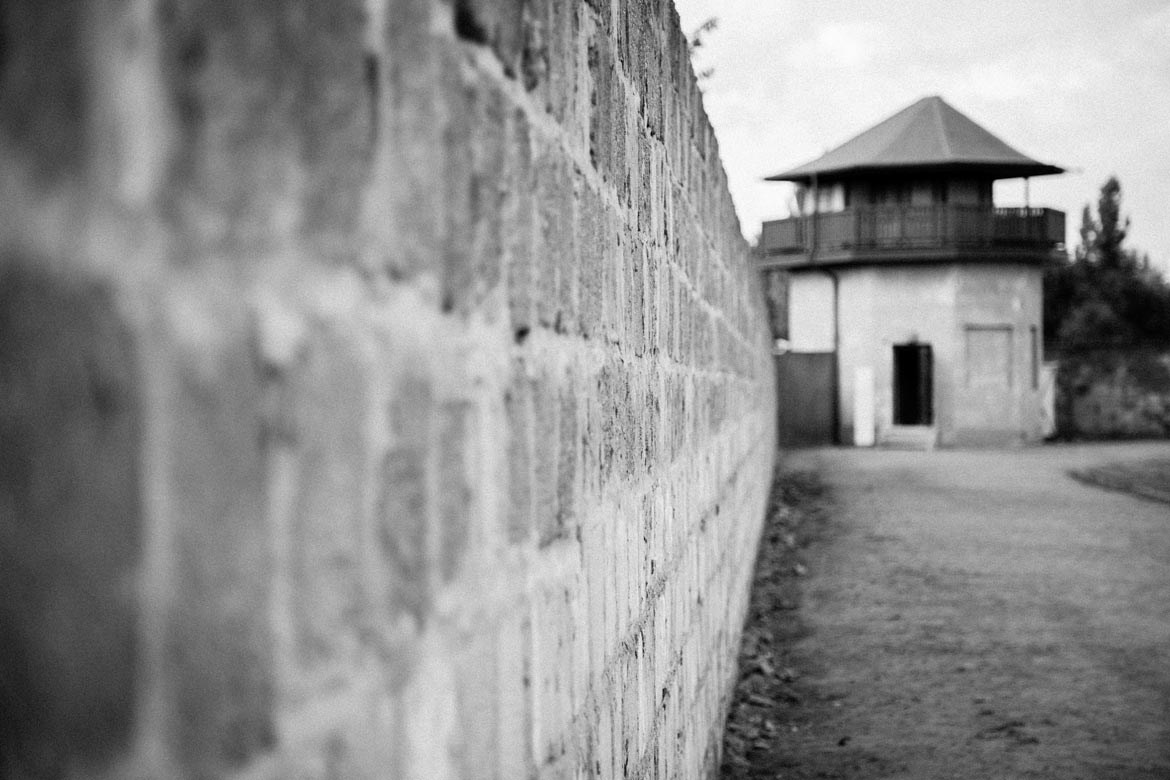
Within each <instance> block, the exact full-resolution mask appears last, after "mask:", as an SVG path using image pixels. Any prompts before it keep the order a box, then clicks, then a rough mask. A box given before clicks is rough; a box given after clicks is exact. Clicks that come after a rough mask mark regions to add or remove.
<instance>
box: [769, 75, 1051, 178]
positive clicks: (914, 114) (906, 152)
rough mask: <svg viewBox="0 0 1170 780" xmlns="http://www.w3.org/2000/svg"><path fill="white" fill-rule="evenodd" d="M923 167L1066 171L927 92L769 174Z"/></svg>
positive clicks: (1007, 174)
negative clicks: (792, 165)
mask: <svg viewBox="0 0 1170 780" xmlns="http://www.w3.org/2000/svg"><path fill="white" fill-rule="evenodd" d="M910 169H918V170H922V171H924V172H945V171H954V172H962V171H966V172H971V173H980V174H982V175H986V176H991V177H992V178H994V179H1012V178H1016V177H1021V176H1044V175H1046V174H1051V173H1063V172H1064V169H1063V168H1059V167H1057V166H1055V165H1048V164H1046V163H1042V162H1039V161H1038V160H1033V159H1032V158H1031V157H1028V156H1027V155H1025V154H1021V153H1020V152H1018V151H1016V150H1015V149H1013V148H1012V147H1010V146H1008V145H1007V144H1006V143H1004V142H1003V141H1001V140H1000V139H999V138H996V137H995V136H994V135H992V134H991V133H990V132H989V131H988V130H986V129H984V128H983V127H980V126H979V125H978V124H976V123H975V122H974V121H973V120H972V119H970V118H969V117H967V116H966V115H964V114H963V113H961V112H960V111H958V110H956V109H955V108H954V107H952V106H951V105H949V104H948V103H947V102H946V101H944V100H943V99H942V98H941V97H938V96H937V95H935V96H931V97H925V98H922V99H921V100H919V101H918V102H916V103H914V104H913V105H910V106H907V107H906V108H904V109H902V110H901V111H899V112H898V113H896V114H894V115H893V116H891V117H890V118H889V119H886V120H885V121H883V122H879V123H878V124H877V125H874V126H873V127H871V128H870V129H869V130H866V131H865V132H863V133H862V134H861V135H858V136H856V137H854V138H852V139H851V140H849V141H846V142H845V143H843V144H841V145H840V146H838V147H837V148H836V149H832V150H830V151H828V152H826V153H825V154H823V155H821V156H820V157H819V158H817V159H816V160H813V161H812V162H809V163H805V164H804V165H800V166H797V167H796V168H793V169H792V170H789V171H785V172H783V173H778V174H775V175H773V176H769V177H767V181H795V182H806V183H807V182H809V181H811V180H812V178H813V176H832V177H833V178H840V177H843V176H853V175H864V174H874V173H879V172H886V173H890V172H894V171H906V172H908V171H909V170H910Z"/></svg>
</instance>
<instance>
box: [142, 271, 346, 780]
mask: <svg viewBox="0 0 1170 780" xmlns="http://www.w3.org/2000/svg"><path fill="white" fill-rule="evenodd" d="M209 292H211V291H210V290H185V291H184V292H183V293H182V295H183V296H184V297H186V296H195V295H199V296H200V297H201V298H202V300H200V301H198V302H196V301H191V300H189V301H188V303H189V305H187V306H183V307H176V309H175V311H176V312H177V311H180V310H182V311H184V314H185V316H184V317H183V318H182V320H181V321H176V320H177V318H175V317H174V315H173V313H172V315H171V316H172V322H171V323H169V328H168V330H167V338H168V342H169V343H168V346H169V348H170V349H173V350H174V351H175V353H174V358H175V364H176V366H177V368H176V369H175V375H174V376H173V379H172V383H173V384H172V385H171V388H172V389H171V393H170V395H169V396H168V397H167V399H166V401H165V403H166V406H165V407H164V408H165V412H166V413H167V414H168V416H169V418H170V420H171V421H172V426H173V427H172V429H171V431H170V432H169V435H170V436H171V437H172V438H171V439H170V440H169V442H168V444H169V446H170V451H169V459H170V460H169V463H168V464H167V471H166V475H165V479H166V490H167V491H168V494H169V502H170V505H171V507H172V516H171V518H170V521H171V522H172V523H173V526H172V528H171V530H170V533H171V534H172V537H171V538H172V539H173V542H172V544H173V547H172V549H171V551H170V554H171V555H173V556H174V561H175V566H176V570H175V571H174V572H173V573H172V574H171V577H172V578H173V579H172V583H173V588H174V591H173V592H174V596H173V600H172V603H171V604H170V605H169V611H168V615H167V618H168V621H169V623H168V628H167V639H166V646H167V649H168V652H167V657H166V661H165V666H164V668H165V669H166V670H167V673H168V675H169V676H170V678H171V679H170V680H169V681H168V685H169V686H170V687H171V689H172V691H173V694H172V695H173V697H174V699H173V701H174V704H173V706H174V720H173V721H172V728H173V729H174V738H175V740H176V741H177V745H176V751H177V754H178V756H179V758H180V760H181V761H182V762H183V764H184V765H186V766H189V767H191V768H192V769H193V770H194V771H196V772H203V773H206V774H215V773H217V772H220V771H224V770H225V769H228V768H236V767H240V766H243V765H244V764H245V763H247V762H248V761H249V760H250V759H252V758H254V757H255V756H256V755H257V754H262V753H265V752H267V751H269V750H271V749H272V748H273V747H274V745H275V739H276V735H275V726H274V722H273V714H274V713H273V711H272V710H273V706H274V701H273V699H274V680H273V668H272V665H271V663H270V659H271V657H272V637H271V634H270V631H269V628H268V625H269V623H268V620H267V615H268V614H269V609H270V587H271V585H270V583H271V572H272V564H271V559H270V553H269V551H270V549H271V547H270V542H269V540H268V539H267V538H266V533H267V530H268V529H267V522H266V517H265V512H264V493H263V486H264V453H263V451H262V450H261V442H262V438H261V432H262V430H263V424H262V418H261V408H262V405H261V385H260V378H259V376H258V373H257V366H256V365H255V363H254V361H253V359H252V354H251V352H250V347H249V344H248V334H247V333H246V331H245V324H244V323H245V318H244V313H243V311H241V310H240V309H239V308H238V303H233V302H232V301H231V300H230V299H229V298H224V297H220V296H217V295H210V294H208V293H209ZM215 292H219V293H222V292H224V290H222V289H215ZM173 300H174V299H172V301H173ZM211 322H214V323H215V328H214V329H212V328H210V327H208V325H209V323H211ZM212 334H214V335H212ZM342 413H343V414H348V413H349V412H348V410H346V411H344V412H342ZM338 465H340V466H341V467H342V468H344V464H340V463H339V464H338ZM343 514H344V513H343ZM291 541H292V543H293V544H297V543H298V542H304V541H307V539H305V538H304V537H301V538H300V539H299V540H298V539H296V538H294V539H293V540H291ZM340 590H341V591H342V592H343V591H344V588H341V589H340ZM342 598H343V600H344V596H343V597H342ZM319 616H320V615H318V617H319ZM305 625H307V623H306V624H305Z"/></svg>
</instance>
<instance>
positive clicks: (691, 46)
mask: <svg viewBox="0 0 1170 780" xmlns="http://www.w3.org/2000/svg"><path fill="white" fill-rule="evenodd" d="M718 27H719V17H717V16H712V17H710V18H708V19H707V21H705V22H703V23H702V24H700V25H699V26H698V27H696V28H695V31H694V32H692V33H691V35H690V37H689V38H688V39H687V51H689V52H690V55H691V61H692V62H694V60H695V54H696V53H697V52H698V51H699V49H701V48H703V44H704V43H706V40H707V34H708V33H712V32H715V30H716V29H717V28H718ZM713 75H715V69H714V68H703V69H702V70H699V71H696V72H695V79H696V80H697V81H698V82H699V83H700V84H701V83H703V82H704V81H706V80H707V79H709V78H711V76H713Z"/></svg>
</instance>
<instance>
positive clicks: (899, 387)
mask: <svg viewBox="0 0 1170 780" xmlns="http://www.w3.org/2000/svg"><path fill="white" fill-rule="evenodd" d="M933 363H934V361H933V359H932V356H931V352H930V345H929V344H898V345H896V346H895V347H894V425H931V424H933V423H934V382H933V375H934V370H933Z"/></svg>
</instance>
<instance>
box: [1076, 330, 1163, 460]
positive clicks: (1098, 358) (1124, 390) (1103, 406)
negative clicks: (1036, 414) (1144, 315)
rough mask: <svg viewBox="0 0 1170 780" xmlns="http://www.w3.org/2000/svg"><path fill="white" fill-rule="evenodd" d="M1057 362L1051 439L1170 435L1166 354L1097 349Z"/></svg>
mask: <svg viewBox="0 0 1170 780" xmlns="http://www.w3.org/2000/svg"><path fill="white" fill-rule="evenodd" d="M1058 361H1059V362H1058V368H1057V372H1056V435H1057V436H1059V437H1062V438H1087V439H1133V438H1160V437H1166V436H1170V353H1165V352H1162V351H1159V350H1153V349H1123V348H1117V349H1101V350H1087V351H1081V352H1069V353H1065V354H1061V355H1059V358H1058Z"/></svg>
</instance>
